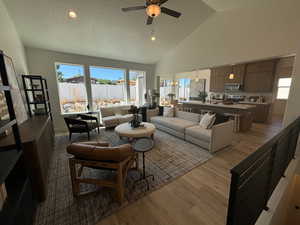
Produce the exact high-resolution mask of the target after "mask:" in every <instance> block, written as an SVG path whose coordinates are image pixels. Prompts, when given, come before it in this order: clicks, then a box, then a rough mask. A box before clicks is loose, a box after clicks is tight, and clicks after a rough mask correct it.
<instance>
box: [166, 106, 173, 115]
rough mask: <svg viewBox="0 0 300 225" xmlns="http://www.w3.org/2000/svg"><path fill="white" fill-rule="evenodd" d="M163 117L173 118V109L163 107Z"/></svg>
mask: <svg viewBox="0 0 300 225" xmlns="http://www.w3.org/2000/svg"><path fill="white" fill-rule="evenodd" d="M164 117H174V108H173V107H164Z"/></svg>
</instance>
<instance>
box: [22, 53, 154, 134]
mask: <svg viewBox="0 0 300 225" xmlns="http://www.w3.org/2000/svg"><path fill="white" fill-rule="evenodd" d="M26 55H27V60H28V69H29V73H30V74H37V75H42V76H43V77H45V78H46V79H47V81H48V86H49V90H50V98H51V107H52V113H53V120H54V128H55V131H56V132H65V131H66V126H65V122H64V120H63V116H62V115H61V112H60V106H59V96H58V88H57V82H56V72H55V66H54V64H55V63H56V62H60V63H73V64H81V65H84V66H85V69H86V71H85V74H86V75H87V76H88V75H89V71H88V70H87V68H88V66H89V65H92V66H106V67H115V68H121V69H126V70H127V71H128V70H129V69H131V70H138V71H146V79H147V89H152V88H154V80H155V79H154V71H155V65H150V64H139V63H133V62H125V61H119V60H113V59H105V58H97V57H90V56H84V55H76V54H68V53H62V52H55V51H50V50H44V49H37V48H29V47H27V48H26ZM87 92H88V95H90V94H91V90H87Z"/></svg>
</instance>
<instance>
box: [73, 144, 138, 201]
mask: <svg viewBox="0 0 300 225" xmlns="http://www.w3.org/2000/svg"><path fill="white" fill-rule="evenodd" d="M67 152H68V153H69V154H72V155H73V157H72V158H70V159H69V166H70V173H71V180H72V191H73V195H74V196H75V197H76V196H79V195H80V194H83V193H80V183H87V184H95V185H98V186H105V187H110V188H114V189H115V190H116V192H117V199H118V201H119V202H120V203H122V201H123V199H124V189H125V188H124V186H125V181H126V177H127V172H128V170H129V169H130V168H131V167H132V166H133V163H134V162H136V153H135V152H134V151H133V149H132V147H131V145H130V144H124V145H120V146H117V147H109V144H108V143H105V142H81V143H73V144H71V145H69V146H68V147H67ZM77 165H80V167H79V170H78V171H77V168H78V166H77ZM136 166H137V165H136ZM84 167H89V168H93V169H100V170H110V171H114V172H115V174H116V177H115V179H114V180H99V179H94V178H82V177H81V175H82V170H83V168H84Z"/></svg>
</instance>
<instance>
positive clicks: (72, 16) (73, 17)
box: [68, 10, 77, 19]
mask: <svg viewBox="0 0 300 225" xmlns="http://www.w3.org/2000/svg"><path fill="white" fill-rule="evenodd" d="M68 16H69V18H70V19H76V18H77V13H76V12H75V11H74V10H69V11H68Z"/></svg>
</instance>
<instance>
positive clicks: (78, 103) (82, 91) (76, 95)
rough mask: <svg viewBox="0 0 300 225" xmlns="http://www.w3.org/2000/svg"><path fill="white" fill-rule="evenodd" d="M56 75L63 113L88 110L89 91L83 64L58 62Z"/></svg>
mask: <svg viewBox="0 0 300 225" xmlns="http://www.w3.org/2000/svg"><path fill="white" fill-rule="evenodd" d="M55 68H56V76H57V83H58V92H59V100H60V108H61V112H62V113H73V112H76V113H77V112H85V111H87V104H88V100H87V93H86V87H85V77H84V67H83V66H82V65H74V64H63V63H56V64H55Z"/></svg>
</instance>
